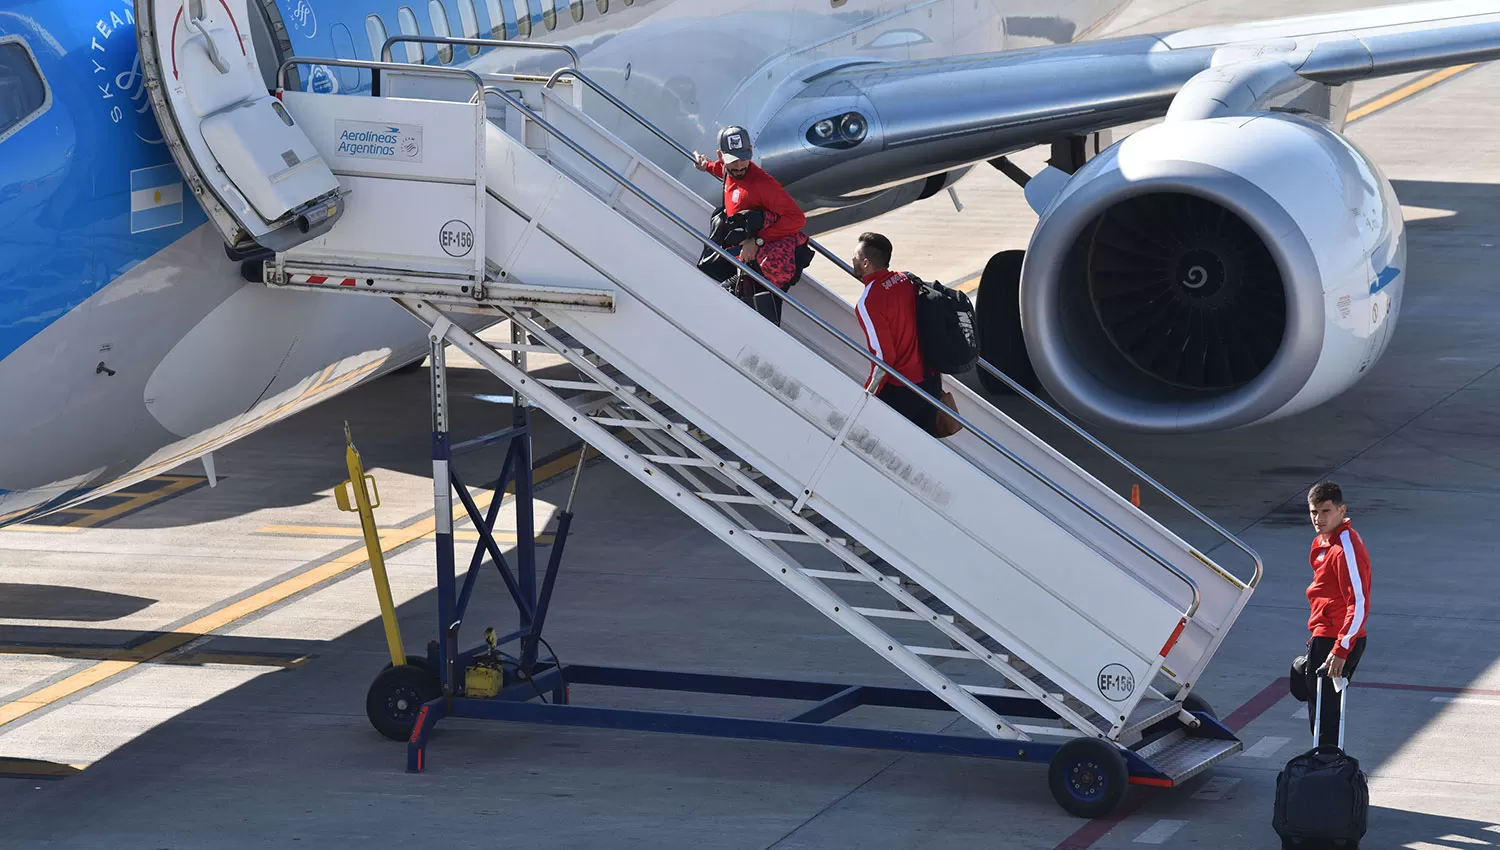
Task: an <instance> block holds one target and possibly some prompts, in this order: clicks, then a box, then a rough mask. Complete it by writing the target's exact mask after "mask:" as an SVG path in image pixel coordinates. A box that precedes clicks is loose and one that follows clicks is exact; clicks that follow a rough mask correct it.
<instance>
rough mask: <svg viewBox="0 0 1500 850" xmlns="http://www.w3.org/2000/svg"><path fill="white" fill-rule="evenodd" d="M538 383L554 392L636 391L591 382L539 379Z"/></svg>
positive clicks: (621, 386) (625, 387)
mask: <svg viewBox="0 0 1500 850" xmlns="http://www.w3.org/2000/svg"><path fill="white" fill-rule="evenodd" d="M538 383H540V384H541V385H542V386H544V387H551V388H552V389H554V390H584V391H586V392H594V391H611V390H613V391H618V392H626V393H633V392H635V391H636V388H635V387H632V386H630V385H628V384H621V385H620V386H618V387H606V386H604V385H603V384H596V383H594V382H593V381H562V380H558V379H556V378H539V379H538Z"/></svg>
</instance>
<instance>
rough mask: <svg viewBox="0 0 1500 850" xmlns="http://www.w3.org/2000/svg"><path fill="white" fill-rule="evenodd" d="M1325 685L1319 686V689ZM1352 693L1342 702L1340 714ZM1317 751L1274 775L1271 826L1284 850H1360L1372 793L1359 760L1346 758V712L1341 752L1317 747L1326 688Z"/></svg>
mask: <svg viewBox="0 0 1500 850" xmlns="http://www.w3.org/2000/svg"><path fill="white" fill-rule="evenodd" d="M1319 684H1320V685H1321V683H1319ZM1348 694H1349V687H1348V686H1347V685H1346V686H1345V687H1344V691H1343V694H1341V695H1340V696H1339V705H1340V709H1342V708H1343V707H1344V706H1345V704H1346V703H1347V700H1346V697H1347V696H1348ZM1315 699H1316V700H1317V702H1316V704H1315V706H1316V707H1315V708H1314V719H1313V748H1312V749H1310V750H1308V751H1307V752H1305V753H1303V754H1301V755H1299V756H1296V757H1294V758H1293V759H1292V760H1291V761H1289V762H1287V763H1286V767H1285V768H1283V769H1282V771H1281V773H1279V774H1277V775H1276V813H1275V814H1274V815H1273V816H1272V818H1271V826H1272V827H1273V828H1274V829H1275V830H1276V834H1277V835H1279V836H1281V846H1282V848H1283V850H1288V848H1297V850H1321V848H1343V849H1344V850H1357V848H1358V847H1359V840H1360V839H1361V838H1364V835H1365V826H1366V819H1367V817H1368V813H1369V809H1370V791H1369V787H1368V786H1367V784H1366V782H1365V774H1364V771H1362V770H1360V768H1359V760H1358V759H1356V758H1354V757H1353V756H1351V755H1349V754H1348V753H1345V752H1344V712H1343V711H1342V710H1340V711H1339V743H1338V746H1337V747H1319V746H1318V731H1317V730H1318V729H1319V728H1320V727H1321V726H1322V721H1323V688H1322V687H1321V686H1320V687H1318V688H1317V696H1316V697H1315Z"/></svg>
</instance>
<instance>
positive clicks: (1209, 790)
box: [1193, 776, 1240, 800]
mask: <svg viewBox="0 0 1500 850" xmlns="http://www.w3.org/2000/svg"><path fill="white" fill-rule="evenodd" d="M1238 784H1240V779H1239V777H1237V776H1215V777H1214V778H1212V779H1210V780H1208V781H1207V782H1205V783H1203V787H1202V788H1199V789H1198V790H1197V791H1194V792H1193V799H1194V800H1222V799H1224V796H1225V795H1226V794H1228V793H1229V791H1230V789H1232V788H1234V786H1236V785H1238Z"/></svg>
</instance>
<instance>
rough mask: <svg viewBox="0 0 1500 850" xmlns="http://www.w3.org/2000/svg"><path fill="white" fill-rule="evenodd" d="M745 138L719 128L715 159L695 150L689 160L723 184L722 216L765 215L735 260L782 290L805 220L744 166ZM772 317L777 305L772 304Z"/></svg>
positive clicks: (770, 183)
mask: <svg viewBox="0 0 1500 850" xmlns="http://www.w3.org/2000/svg"><path fill="white" fill-rule="evenodd" d="M751 156H752V151H751V148H750V133H749V131H747V130H746V129H745V128H744V127H725V128H724V129H723V130H722V131H720V132H719V154H718V158H717V159H714V160H710V159H708V158H707V157H705V156H703V155H702V154H700V153H697V152H696V151H695V152H694V153H693V161H694V162H695V163H696V164H697V166H698V170H699V171H707V172H708V173H709V174H712V175H713V176H715V177H717V178H719V179H720V180H723V181H724V214H725V215H726V216H733V215H735V214H736V213H740V212H743V211H745V210H761V211H763V212H764V213H765V225H764V226H763V227H762V228H761V231H760V233H758V234H756V235H755V236H752V237H750V238H749V239H746V240H745V241H744V242H742V243H740V252H739V256H740V261H741V262H743V263H745V264H746V265H752V264H753V265H754V266H755V267H756V268H758V269H759V270H760V273H761V274H763V275H765V277H766V279H767V280H769V281H770V282H772V283H774V284H776V286H777V287H779V288H780V289H782V290H785V289H786V288H787V286H788V285H789V284H790V283H791V281H792V279H793V278H794V277H796V276H797V257H796V253H797V248H798V247H799V246H801V245H805V244H806V243H807V236H806V235H804V234H803V233H802V226H803V225H804V224H806V223H807V216H806V215H804V214H803V213H802V209H801V208H800V207H798V206H797V202H796V201H794V200H792V196H791V195H789V194H787V191H786V189H785V188H784V187H783V186H782V185H781V183H779V182H778V181H777V180H776V178H775V177H772V176H771V175H770V174H767V173H766V172H765V171H764V170H763V169H762V168H760V166H757V165H756V164H755V163H753V162H751V161H750V157H751ZM777 307H778V310H777V312H778V314H779V313H780V310H779V307H780V300H779V299H778V301H777Z"/></svg>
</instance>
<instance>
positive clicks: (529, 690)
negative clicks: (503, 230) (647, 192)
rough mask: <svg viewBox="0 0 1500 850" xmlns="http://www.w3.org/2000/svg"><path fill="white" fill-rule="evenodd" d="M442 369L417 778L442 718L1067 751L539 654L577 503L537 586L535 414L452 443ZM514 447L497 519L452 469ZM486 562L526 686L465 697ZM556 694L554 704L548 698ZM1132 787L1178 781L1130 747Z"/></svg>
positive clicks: (846, 693)
mask: <svg viewBox="0 0 1500 850" xmlns="http://www.w3.org/2000/svg"><path fill="white" fill-rule="evenodd" d="M432 355H433V357H432V362H433V393H434V398H433V405H434V406H433V411H434V416H433V427H434V430H433V439H432V452H433V454H432V456H433V476H434V482H435V485H436V486H435V487H434V496H435V498H436V500H437V505H436V516H437V528H436V532H437V534H436V537H437V549H438V552H437V567H438V576H437V590H438V634H439V635H440V640H438V641H434V642H433V643H432V644H430V645H429V646H428V659H429V662H430V663H432V664H433V665H434V669H436V670H438V671H439V676H440V679H441V681H442V696H440V697H439V698H437V699H435V700H432V701H431V702H429V703H427V704H425V705H423V706H422V709H421V712H420V713H419V714H418V717H417V722H416V725H415V727H414V728H413V729H412V734H411V738H410V739H409V740H408V742H407V762H406V767H407V770H408V771H409V772H412V773H418V772H421V771H422V770H424V769H425V768H426V751H427V744H428V740H429V738H430V737H431V735H432V730H433V728H434V727H435V726H436V725H437V723H438V722H439V721H440V720H442V719H444V718H447V717H466V718H475V719H488V720H509V721H515V722H524V723H545V724H551V725H556V726H583V727H592V728H598V729H628V730H634V731H644V732H672V733H677V734H686V735H707V736H712V737H719V738H742V739H751V740H763V741H783V742H790V743H804V744H822V745H827V746H840V747H858V748H862V749H881V750H901V751H906V752H920V753H940V754H946V755H961V756H971V757H978V758H990V759H1005V760H1011V761H1025V762H1048V761H1050V760H1051V759H1052V757H1053V755H1055V754H1056V753H1057V751H1058V750H1059V749H1060V748H1061V746H1062V741H1061V740H1059V741H1057V742H1052V741H1036V740H1031V741H1016V740H1005V739H998V738H989V737H984V736H977V735H946V734H937V733H931V732H912V731H904V730H898V729H881V728H871V727H863V726H847V725H829V724H828V723H827V721H829V720H833V719H835V718H837V717H840V716H842V715H844V714H846V713H848V712H849V711H851V710H853V709H855V708H858V707H860V706H884V707H892V708H912V709H925V710H930V711H949V712H951V711H953V709H952V707H950V706H949V705H948V704H947V703H945V702H943V701H942V700H940V699H938V698H937V697H936V696H934V695H933V694H931V693H929V692H928V691H925V690H922V689H920V688H894V687H884V686H874V685H851V684H837V683H829V682H813V681H802V680H795V679H778V678H759V677H750V676H724V675H716V674H704V673H686V672H673V671H666V670H647V669H635V668H625V667H598V666H592V665H581V664H569V665H562V664H560V663H559V661H558V659H556V658H555V657H546V658H543V657H540V655H539V653H538V650H537V647H538V645H539V644H540V643H541V634H542V626H543V625H544V623H545V622H546V617H547V609H548V607H549V605H550V603H551V599H552V590H553V587H554V586H555V584H556V581H557V573H558V568H559V566H560V565H561V563H562V553H563V548H564V545H565V544H566V542H567V537H568V531H569V529H570V527H571V525H572V520H573V514H572V512H571V507H572V506H571V504H569V506H568V508H567V509H565V510H563V511H562V512H561V513H560V514H559V517H558V527H557V532H556V535H555V537H554V541H553V544H552V551H551V553H550V555H549V557H548V559H547V569H546V573H545V574H544V576H543V579H542V584H541V587H540V591H538V587H537V582H536V566H537V558H536V539H535V533H534V532H535V525H534V520H535V515H534V508H535V505H534V500H533V490H534V481H533V476H532V453H531V418H530V409H529V407H528V406H527V405H525V404H524V403H521V402H520V400H519V399H517V403H516V404H515V406H514V414H513V421H512V424H511V426H510V427H509V428H506V429H504V430H501V431H497V432H495V433H493V434H488V435H485V436H483V437H477V438H475V439H472V440H468V441H466V442H463V443H460V444H458V445H456V446H455V445H451V444H450V441H449V437H448V432H447V422H446V419H447V412H446V408H447V404H446V376H445V374H444V364H443V362H442V351H441V349H440V347H439V346H434V350H433V352H432ZM505 440H509V441H510V445H509V447H508V449H507V451H506V455H505V462H504V464H503V465H502V467H501V472H500V477H499V479H498V480H497V481H496V482H495V488H494V491H493V492H494V493H495V496H494V498H493V499H492V500H491V502H490V506H489V511H488V513H482V512H481V511H480V510H479V506H478V505H477V504H475V502H474V500H473V498H472V497H470V496H469V493H468V491H467V490H466V489H465V487H464V485H463V481H462V479H461V478H460V477H459V476H458V474H457V472H456V471H454V469H453V465H452V461H453V457H454V456H455V455H459V454H463V453H464V452H467V451H471V450H474V449H478V448H483V447H486V446H492V445H496V444H498V443H500V442H502V441H505ZM512 483H513V484H514V485H515V505H516V525H517V528H516V531H517V538H518V540H517V549H516V571H515V573H514V574H512V572H511V569H510V564H509V562H508V561H507V560H506V559H505V556H504V555H503V554H501V551H500V547H499V546H498V545H497V544H496V542H495V539H494V525H495V518H496V517H497V516H498V515H499V511H500V504H501V501H502V500H503V495H504V491H505V488H506V487H507V485H509V484H512ZM453 491H456V492H457V493H458V497H459V499H460V501H462V503H463V506H464V509H465V510H466V511H467V513H468V516H469V519H470V521H471V522H473V524H474V528H475V529H476V530H477V531H478V532H479V538H480V539H479V542H478V543H477V544H476V545H475V548H474V554H473V556H472V557H471V558H470V562H469V572H468V574H467V576H466V577H465V579H464V583H463V587H462V588H461V589H459V588H458V587H457V575H456V571H455V560H454V551H453V523H452V516H451V507H452V492H453ZM485 555H488V556H489V557H490V559H491V560H493V561H494V563H495V566H496V568H497V570H498V571H499V573H500V576H501V579H502V580H503V581H504V583H505V588H506V590H507V591H508V592H509V593H510V596H511V599H512V601H514V602H515V604H516V610H517V612H518V613H519V615H520V616H519V622H520V625H519V628H518V629H517V630H516V631H513V632H511V633H510V634H507V635H505V636H504V637H501V638H499V639H498V642H499V644H500V645H506V644H509V643H511V642H513V641H519V642H520V652H519V655H518V656H517V658H518V662H519V663H518V664H517V666H518V668H519V671H518V672H519V674H520V680H519V681H518V682H517V683H516V684H512V685H510V686H508V687H505V688H504V689H503V690H501V692H500V693H499V694H497V695H496V696H494V697H492V698H488V699H478V698H471V697H467V696H464V694H463V682H464V677H463V670H464V668H465V667H467V666H468V664H469V663H470V662H471V661H472V659H474V658H475V657H476V656H478V655H481V654H483V653H484V652H486V651H487V649H488V647H487V646H479V647H477V648H474V649H471V650H467V651H463V652H460V651H459V649H458V634H459V627H460V626H461V625H462V623H463V619H464V614H465V613H466V612H467V610H468V606H469V602H470V600H471V599H472V596H473V592H474V586H475V583H476V581H477V579H478V577H479V573H480V567H481V566H482V564H483V562H484V557H485ZM571 685H594V686H605V687H624V688H637V689H646V690H660V691H676V692H685V693H700V694H720V695H732V696H746V697H761V698H766V699H780V700H800V701H805V702H810V703H812V705H811V706H809V707H806V708H802V709H800V710H798V711H795V712H793V713H792V714H790V715H788V716H787V717H785V718H783V719H780V720H765V719H757V718H746V717H724V716H714V715H702V714H680V713H675V712H665V711H643V710H636V709H619V708H595V707H589V706H578V705H572V704H570V702H569V686H571ZM547 693H550V694H551V700H550V701H548V700H547V699H546V698H545V697H544V696H543V694H547ZM979 699H980V700H981V701H982V702H984V703H985V704H986V705H988V706H989V707H990V708H992V709H994V710H995V711H996V712H997V713H999V714H1002V715H1006V716H1011V717H1030V718H1043V719H1053V718H1054V715H1053V714H1052V712H1050V711H1048V710H1047V709H1046V707H1045V706H1043V705H1042V704H1041V703H1040V702H1038V701H1036V700H1032V699H1024V698H1015V697H997V696H981V697H979ZM1197 716H1198V718H1199V719H1200V720H1202V721H1203V724H1202V729H1201V730H1200V731H1199V734H1200V735H1204V736H1209V737H1222V738H1226V739H1232V738H1233V737H1234V735H1233V733H1232V732H1230V730H1229V729H1228V728H1226V727H1224V726H1223V725H1222V724H1221V723H1219V722H1218V721H1217V720H1215V719H1214V718H1212V717H1210V716H1209V715H1207V714H1198V715H1197ZM1121 752H1122V754H1123V755H1124V756H1125V759H1126V763H1127V765H1128V768H1129V773H1130V781H1131V782H1132V783H1133V784H1142V785H1160V786H1170V785H1172V781H1171V780H1170V779H1169V778H1168V777H1167V776H1166V775H1164V774H1163V773H1161V771H1159V770H1158V769H1157V768H1156V767H1154V766H1153V765H1151V764H1150V763H1149V762H1148V761H1146V760H1145V759H1143V758H1141V757H1140V756H1139V755H1137V754H1136V753H1135V752H1134V751H1132V750H1128V749H1122V750H1121Z"/></svg>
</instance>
